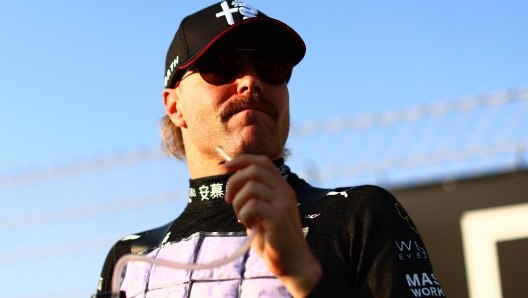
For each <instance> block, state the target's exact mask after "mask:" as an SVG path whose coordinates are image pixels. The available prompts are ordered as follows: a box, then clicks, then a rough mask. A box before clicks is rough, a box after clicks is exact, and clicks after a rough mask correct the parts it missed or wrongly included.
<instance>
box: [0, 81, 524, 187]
mask: <svg viewBox="0 0 528 298" xmlns="http://www.w3.org/2000/svg"><path fill="white" fill-rule="evenodd" d="M520 101H528V88H521V89H513V90H505V91H501V92H497V93H492V94H485V95H476V96H471V97H467V98H461V99H456V100H447V101H441V102H436V103H431V104H425V105H419V106H414V107H409V108H404V109H400V110H392V111H386V112H381V113H370V114H363V115H360V116H355V117H350V118H339V119H332V120H325V121H318V122H309V123H305V124H300V125H293V126H292V128H291V135H292V136H297V137H307V136H310V135H313V134H317V133H336V132H339V131H343V130H361V129H366V128H369V127H372V126H388V125H393V124H396V123H400V122H410V121H416V120H419V119H423V118H428V117H439V116H444V115H448V114H452V113H460V112H469V111H472V110H476V109H478V108H483V107H498V106H502V105H505V104H508V103H512V102H520ZM163 158H164V156H163V154H162V153H161V151H160V150H159V149H158V148H151V149H144V150H138V151H133V152H129V153H123V154H116V155H112V156H108V157H102V158H97V159H91V160H86V161H81V162H76V163H72V164H68V165H62V166H56V167H50V168H46V169H41V170H36V171H30V172H26V173H20V174H14V175H8V176H4V177H0V192H2V191H5V190H8V189H14V188H20V187H24V186H29V185H34V184H38V183H42V182H50V181H54V180H60V179H65V178H70V177H75V176H80V175H86V174H91V173H95V172H101V171H109V170H113V169H116V168H120V167H124V166H131V165H135V164H138V163H142V162H152V161H157V160H161V159H163Z"/></svg>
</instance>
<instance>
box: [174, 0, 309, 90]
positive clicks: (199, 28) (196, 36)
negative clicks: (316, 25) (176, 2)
mask: <svg viewBox="0 0 528 298" xmlns="http://www.w3.org/2000/svg"><path fill="white" fill-rule="evenodd" d="M228 33H229V34H232V33H233V34H238V33H244V34H248V35H251V36H256V37H258V38H262V39H264V40H266V42H267V43H268V42H269V45H270V46H271V47H276V48H278V49H280V50H281V53H284V55H285V58H287V59H288V60H290V61H289V62H291V63H293V65H296V64H297V63H299V62H300V61H301V60H302V58H303V57H304V54H305V52H306V46H305V45H304V41H303V40H302V38H301V37H300V36H299V34H297V32H295V31H294V30H293V29H292V28H291V27H290V26H288V25H286V24H284V23H283V22H281V21H279V20H276V19H273V18H270V17H268V16H267V15H265V14H264V13H262V12H261V11H258V10H257V9H255V8H254V7H253V6H251V5H249V4H247V3H245V2H242V1H238V0H235V1H222V2H218V3H216V4H213V5H211V6H209V7H207V8H204V9H202V10H200V11H198V12H196V13H194V14H192V15H190V16H187V17H186V18H184V19H183V20H182V22H181V24H180V27H179V28H178V31H176V35H175V36H174V39H173V40H172V43H171V45H170V47H169V51H168V52H167V59H166V61H165V74H164V83H165V87H174V86H175V84H176V82H177V80H179V79H180V77H181V75H182V74H183V73H184V72H185V70H186V69H187V68H188V67H190V66H191V65H192V64H193V63H194V62H195V61H196V60H197V59H198V58H200V56H201V55H202V54H203V53H205V51H207V49H209V48H210V47H211V46H212V45H213V44H214V43H215V42H216V41H218V40H219V39H220V38H221V37H223V36H226V35H227V34H228Z"/></svg>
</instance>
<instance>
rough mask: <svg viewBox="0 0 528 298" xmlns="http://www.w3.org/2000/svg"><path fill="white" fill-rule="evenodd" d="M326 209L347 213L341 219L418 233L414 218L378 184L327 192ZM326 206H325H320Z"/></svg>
mask: <svg viewBox="0 0 528 298" xmlns="http://www.w3.org/2000/svg"><path fill="white" fill-rule="evenodd" d="M323 202H324V204H322V205H326V206H330V207H331V208H333V209H335V210H341V212H344V214H342V215H343V217H342V219H343V220H346V221H349V222H355V223H356V224H357V223H358V222H361V223H362V224H375V225H380V224H381V225H384V226H385V227H387V226H390V228H389V229H402V228H403V229H409V228H410V230H411V231H413V232H416V233H417V229H416V227H415V225H414V223H413V222H412V220H411V218H410V217H409V215H408V214H407V212H406V211H405V209H404V208H403V206H402V205H401V203H400V202H398V200H397V199H396V197H394V195H392V194H391V193H390V192H389V191H388V190H386V189H384V188H382V187H379V186H375V185H362V186H355V187H340V188H335V189H332V190H330V191H329V192H328V194H327V195H326V197H325V199H324V200H323ZM321 207H323V206H321Z"/></svg>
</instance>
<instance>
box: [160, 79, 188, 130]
mask: <svg viewBox="0 0 528 298" xmlns="http://www.w3.org/2000/svg"><path fill="white" fill-rule="evenodd" d="M162 97H163V104H164V105H165V112H166V113H167V116H169V118H170V119H171V121H172V123H174V125H176V126H178V127H187V123H185V119H184V118H183V113H182V112H183V111H182V104H181V102H180V101H179V92H178V90H177V89H170V88H167V89H165V90H163V94H162Z"/></svg>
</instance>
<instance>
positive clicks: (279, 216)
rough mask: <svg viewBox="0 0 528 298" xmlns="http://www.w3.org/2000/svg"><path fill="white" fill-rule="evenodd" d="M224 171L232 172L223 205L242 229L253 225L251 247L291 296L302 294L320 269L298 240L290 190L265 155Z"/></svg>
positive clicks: (244, 159) (296, 213) (232, 163)
mask: <svg viewBox="0 0 528 298" xmlns="http://www.w3.org/2000/svg"><path fill="white" fill-rule="evenodd" d="M224 166H225V167H226V168H227V169H228V170H229V171H233V172H234V171H236V173H235V174H234V175H233V176H231V177H230V178H229V181H228V188H227V194H226V196H225V200H226V202H228V203H231V204H233V209H234V210H235V213H236V215H237V217H238V219H239V220H240V221H241V222H243V223H244V224H246V226H247V227H250V226H252V225H258V226H259V231H258V233H257V235H256V237H255V239H254V240H253V242H252V243H251V247H252V248H253V250H255V252H256V253H257V254H258V255H259V256H260V257H261V258H262V259H264V261H265V262H266V265H267V266H268V268H269V269H270V271H271V272H272V273H273V274H275V276H277V277H278V278H279V279H280V280H281V282H282V283H283V284H284V286H285V287H286V288H287V289H288V291H289V292H290V293H291V294H292V295H293V296H294V297H303V296H306V295H308V294H309V293H310V291H311V290H313V289H314V288H315V286H316V285H317V283H318V281H319V279H320V277H321V274H322V269H321V265H320V264H319V262H318V261H317V259H316V258H315V257H314V255H313V254H312V253H311V251H310V248H309V247H308V245H307V244H306V241H305V239H304V235H303V233H302V226H301V219H300V218H299V211H298V209H297V199H296V196H295V191H294V190H293V189H292V188H291V187H290V185H289V184H288V182H287V181H286V180H285V179H284V178H283V177H282V176H281V175H280V173H279V171H278V170H277V168H276V167H275V165H274V164H273V163H272V161H271V160H270V159H269V158H268V157H266V156H257V155H249V154H243V155H240V156H237V157H234V158H233V159H232V160H231V161H228V162H226V163H225V164H224Z"/></svg>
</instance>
